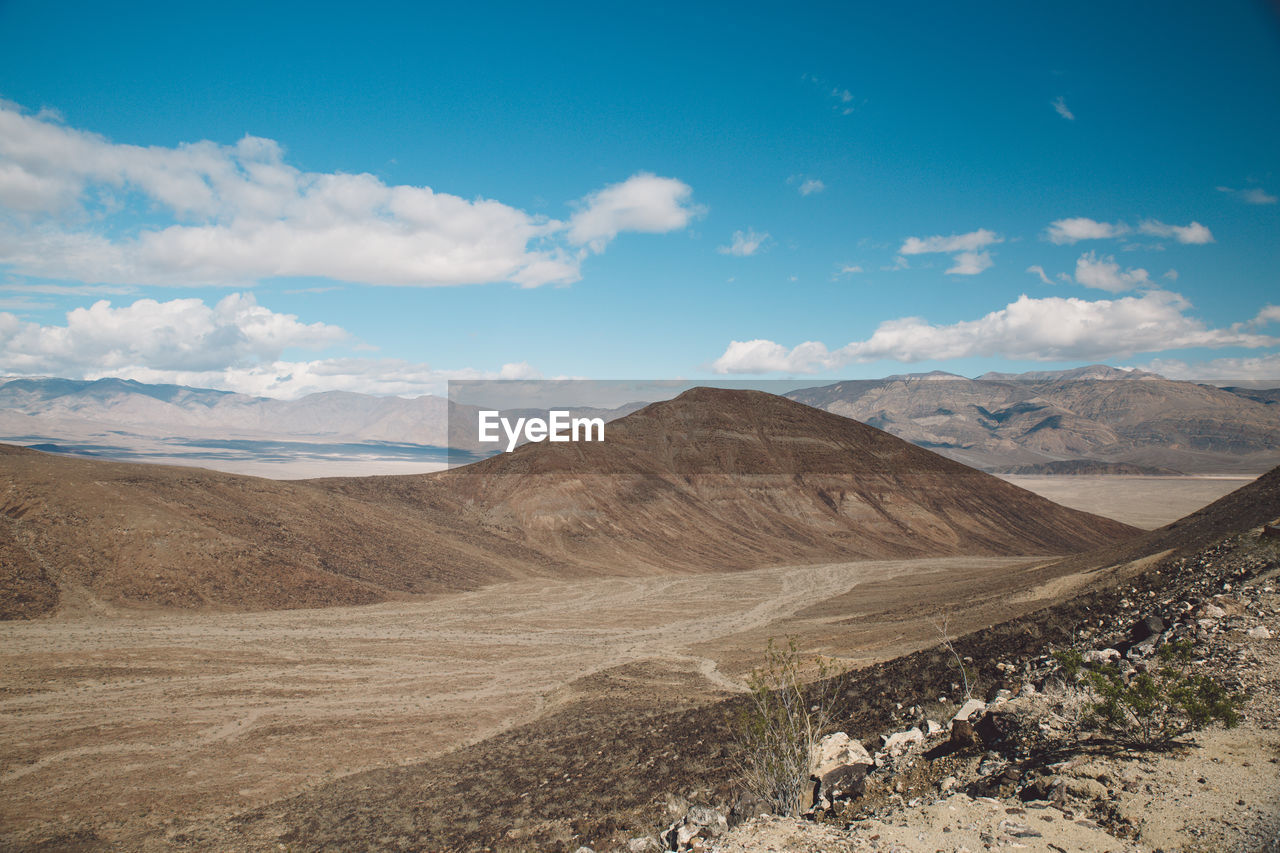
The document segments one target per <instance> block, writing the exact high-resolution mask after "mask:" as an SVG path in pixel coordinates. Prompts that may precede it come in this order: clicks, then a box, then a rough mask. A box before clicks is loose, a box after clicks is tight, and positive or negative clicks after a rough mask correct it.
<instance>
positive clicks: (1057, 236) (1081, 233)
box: [1045, 216, 1129, 246]
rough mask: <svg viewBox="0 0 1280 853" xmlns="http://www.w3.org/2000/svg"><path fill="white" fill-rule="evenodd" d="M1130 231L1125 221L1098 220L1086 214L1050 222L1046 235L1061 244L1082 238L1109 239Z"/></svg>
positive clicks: (1051, 240) (1075, 241)
mask: <svg viewBox="0 0 1280 853" xmlns="http://www.w3.org/2000/svg"><path fill="white" fill-rule="evenodd" d="M1128 233H1129V226H1127V225H1125V224H1124V223H1123V222H1117V223H1114V224H1113V223H1110V222H1097V221H1095V220H1092V219H1089V218H1088V217H1086V216H1076V217H1073V218H1070V219H1059V220H1057V221H1055V222H1051V223H1049V227H1048V228H1046V229H1045V236H1046V237H1047V238H1048V239H1049V241H1050V242H1052V243H1057V244H1058V245H1059V246H1061V245H1063V244H1070V243H1077V242H1079V241H1081V240H1109V239H1112V238H1114V237H1120V236H1122V235H1124V234H1128Z"/></svg>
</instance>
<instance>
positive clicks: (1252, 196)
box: [1218, 187, 1276, 204]
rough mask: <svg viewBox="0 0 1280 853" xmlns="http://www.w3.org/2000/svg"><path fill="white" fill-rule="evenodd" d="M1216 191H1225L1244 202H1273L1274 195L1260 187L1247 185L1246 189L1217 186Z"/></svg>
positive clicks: (1274, 201)
mask: <svg viewBox="0 0 1280 853" xmlns="http://www.w3.org/2000/svg"><path fill="white" fill-rule="evenodd" d="M1218 192H1220V193H1227V194H1228V195H1230V196H1233V197H1235V198H1238V199H1239V200H1240V201H1243V202H1244V203H1245V204H1275V203H1276V197H1275V196H1273V195H1272V194H1271V193H1269V192H1267V191H1266V190H1264V189H1263V188H1262V187H1249V188H1248V189H1243V190H1235V189H1232V188H1231V187H1218Z"/></svg>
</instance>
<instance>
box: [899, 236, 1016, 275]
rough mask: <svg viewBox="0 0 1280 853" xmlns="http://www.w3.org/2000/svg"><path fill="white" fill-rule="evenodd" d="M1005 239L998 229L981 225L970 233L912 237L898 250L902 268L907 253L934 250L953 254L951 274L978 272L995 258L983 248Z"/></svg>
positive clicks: (930, 251) (931, 251)
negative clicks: (997, 231) (990, 228)
mask: <svg viewBox="0 0 1280 853" xmlns="http://www.w3.org/2000/svg"><path fill="white" fill-rule="evenodd" d="M1003 242H1004V238H1003V237H1001V236H1000V235H999V234H997V233H996V232H994V231H988V230H987V229H985V228H979V229H978V230H977V231H970V232H969V233H967V234H952V235H950V236H944V235H941V234H939V235H937V236H934V237H908V238H907V239H906V240H905V241H903V243H902V247H901V248H900V249H898V267H897V268H902V269H905V268H906V265H907V262H906V260H905V256H906V255H927V254H933V253H939V252H940V253H946V254H952V255H953V257H952V261H953V263H952V265H951V267H950V268H949V269H948V270H947V271H946V274H947V275H977V274H978V273H980V272H982V271H983V270H987V269H990V268H991V266H992V264H993V261H992V260H991V253H990V252H984V251H981V249H983V248H985V247H986V246H990V245H992V244H995V243H1003Z"/></svg>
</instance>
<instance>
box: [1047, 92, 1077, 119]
mask: <svg viewBox="0 0 1280 853" xmlns="http://www.w3.org/2000/svg"><path fill="white" fill-rule="evenodd" d="M1053 109H1054V111H1055V112H1056V113H1057V114H1058V115H1060V116H1062V117H1063V118H1065V119H1066V120H1067V121H1075V120H1076V114H1075V113H1073V112H1071V110H1069V109H1067V102H1066V101H1064V100H1063V99H1062V96H1061V95H1059V96H1058V97H1056V98H1054V99H1053Z"/></svg>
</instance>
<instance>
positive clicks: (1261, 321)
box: [1249, 305, 1280, 327]
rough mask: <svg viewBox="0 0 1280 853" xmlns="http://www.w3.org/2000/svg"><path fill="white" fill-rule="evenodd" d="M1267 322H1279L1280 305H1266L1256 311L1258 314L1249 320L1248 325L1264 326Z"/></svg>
mask: <svg viewBox="0 0 1280 853" xmlns="http://www.w3.org/2000/svg"><path fill="white" fill-rule="evenodd" d="M1268 323H1280V305H1268V306H1266V307H1264V308H1263V309H1262V310H1261V311H1259V312H1258V316H1256V317H1254V318H1253V319H1252V320H1250V321H1249V325H1250V326H1254V327H1257V326H1265V325H1267V324H1268Z"/></svg>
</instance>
